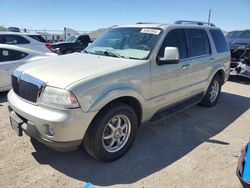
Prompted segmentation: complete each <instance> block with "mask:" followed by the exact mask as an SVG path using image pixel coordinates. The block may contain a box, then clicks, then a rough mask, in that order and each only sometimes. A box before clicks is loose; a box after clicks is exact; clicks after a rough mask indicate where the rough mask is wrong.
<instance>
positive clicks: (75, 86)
mask: <svg viewBox="0 0 250 188" xmlns="http://www.w3.org/2000/svg"><path fill="white" fill-rule="evenodd" d="M229 72H230V51H229V47H228V44H227V42H226V41H225V38H224V35H223V33H222V32H221V30H220V29H218V28H217V27H215V26H214V25H209V24H208V25H206V24H205V23H202V24H201V23H200V22H199V23H193V22H192V23H188V24H186V23H182V22H178V23H176V24H170V25H168V24H135V25H128V26H118V27H114V28H112V29H110V30H109V31H107V32H106V33H104V34H103V35H102V36H101V37H99V38H98V39H97V40H96V41H94V42H93V43H92V44H90V45H89V46H88V47H87V48H86V50H85V51H84V52H82V53H75V54H70V55H65V56H61V57H60V56H58V57H53V58H50V59H46V60H42V61H39V62H37V63H32V64H26V65H23V66H21V67H19V68H18V69H17V70H16V71H15V72H14V74H13V75H12V86H13V90H11V91H10V92H9V94H8V101H9V112H10V119H11V126H12V128H13V129H14V130H15V131H16V132H17V134H18V135H19V136H21V135H22V134H23V132H25V133H26V134H27V135H29V136H30V137H33V138H35V139H37V140H38V141H40V142H42V143H44V144H45V145H47V146H49V147H50V148H53V149H56V150H69V149H74V148H77V147H78V146H79V145H81V144H83V145H84V146H85V148H86V150H87V152H88V153H89V154H90V155H91V156H93V157H94V158H96V159H98V160H102V161H113V160H116V159H118V158H120V157H121V156H122V155H124V154H125V153H126V152H127V151H128V149H129V147H130V146H131V144H132V143H133V141H134V139H135V136H136V132H137V130H138V128H139V127H140V126H141V124H143V123H144V122H147V121H151V122H156V121H159V120H160V119H161V118H163V117H165V116H167V115H169V114H171V113H173V112H176V111H178V110H180V109H181V108H186V107H187V106H191V105H194V104H198V103H199V104H201V105H203V106H207V107H211V106H214V105H215V104H216V103H217V101H218V98H219V95H220V91H221V86H222V85H223V83H225V82H226V81H227V79H228V76H229Z"/></svg>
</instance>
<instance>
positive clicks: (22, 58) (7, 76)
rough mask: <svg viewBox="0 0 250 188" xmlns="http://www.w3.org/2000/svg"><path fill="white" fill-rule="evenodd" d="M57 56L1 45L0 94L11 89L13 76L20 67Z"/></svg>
mask: <svg viewBox="0 0 250 188" xmlns="http://www.w3.org/2000/svg"><path fill="white" fill-rule="evenodd" d="M55 55H56V54H55V53H41V52H37V51H34V50H30V49H27V48H22V47H18V46H14V45H7V44H0V92H2V91H8V90H10V89H11V74H12V73H13V71H14V70H15V69H16V68H17V67H18V66H20V65H23V64H25V63H29V62H34V61H37V60H40V59H44V58H47V57H50V56H55Z"/></svg>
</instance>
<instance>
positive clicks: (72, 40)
mask: <svg viewBox="0 0 250 188" xmlns="http://www.w3.org/2000/svg"><path fill="white" fill-rule="evenodd" d="M76 38H77V37H76V36H69V37H68V38H66V40H65V42H74V41H75V40H76Z"/></svg>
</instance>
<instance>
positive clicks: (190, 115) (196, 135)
mask: <svg viewBox="0 0 250 188" xmlns="http://www.w3.org/2000/svg"><path fill="white" fill-rule="evenodd" d="M6 95H7V94H6V93H1V94H0V187H2V188H7V187H14V188H17V187H32V188H34V187H36V188H37V187H79V188H81V187H83V185H85V182H91V183H92V184H93V185H94V187H102V186H106V187H145V188H147V187H154V188H156V187H157V188H161V187H180V188H184V187H185V188H188V187H192V188H193V187H199V188H200V187H211V188H215V187H226V188H229V187H240V183H239V181H238V179H237V177H236V175H235V169H236V165H237V161H238V158H239V155H240V150H241V147H242V146H243V145H244V144H246V143H247V141H248V139H249V138H250V81H249V80H247V79H243V78H237V77H233V78H232V79H231V81H229V82H227V83H226V84H225V85H224V86H223V89H222V94H221V98H220V100H219V103H218V104H217V105H216V106H215V107H213V108H203V107H200V106H194V107H192V108H190V109H188V110H185V111H182V112H180V113H178V114H176V115H173V116H171V117H169V118H167V119H165V120H163V121H161V122H160V123H158V124H152V125H145V126H143V127H142V128H140V130H139V132H138V135H137V139H136V141H135V143H134V145H133V146H132V148H131V149H130V151H129V152H128V153H127V154H126V155H125V156H124V157H123V158H121V159H120V160H118V161H115V162H113V163H101V162H97V161H95V160H94V159H92V158H91V157H89V156H88V155H87V153H86V152H85V151H84V150H83V149H82V148H81V149H79V150H77V151H74V152H70V153H59V152H55V151H52V150H50V149H48V148H46V147H45V146H43V145H41V144H39V143H37V142H34V141H33V142H32V143H31V142H30V139H29V137H27V136H23V137H17V135H16V134H15V132H14V131H13V130H12V129H11V127H10V123H9V119H8V112H7V102H6Z"/></svg>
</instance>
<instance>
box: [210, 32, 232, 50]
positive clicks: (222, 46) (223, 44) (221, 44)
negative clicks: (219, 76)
mask: <svg viewBox="0 0 250 188" xmlns="http://www.w3.org/2000/svg"><path fill="white" fill-rule="evenodd" d="M209 31H210V33H211V35H212V38H213V41H214V44H215V47H216V51H217V52H218V53H221V52H227V51H229V46H228V44H227V41H226V39H225V37H224V35H223V33H222V31H221V30H219V29H210V30H209Z"/></svg>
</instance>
